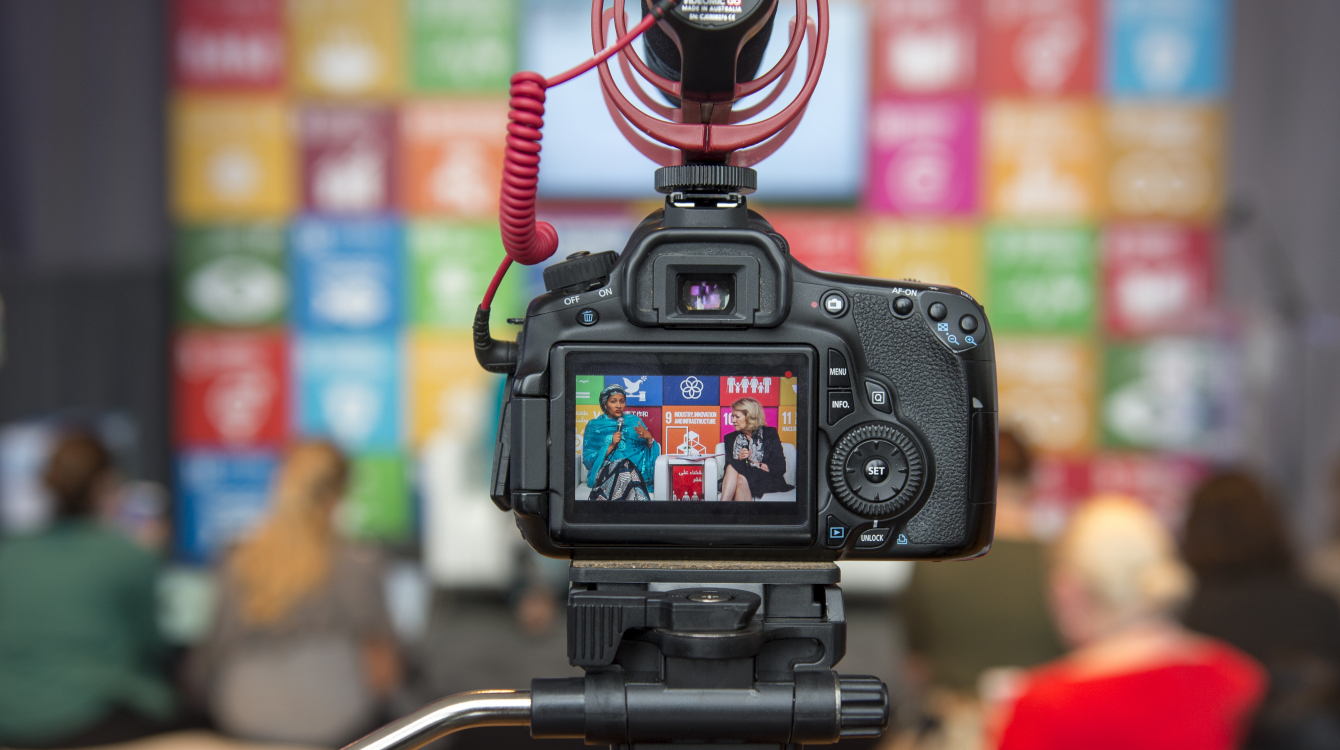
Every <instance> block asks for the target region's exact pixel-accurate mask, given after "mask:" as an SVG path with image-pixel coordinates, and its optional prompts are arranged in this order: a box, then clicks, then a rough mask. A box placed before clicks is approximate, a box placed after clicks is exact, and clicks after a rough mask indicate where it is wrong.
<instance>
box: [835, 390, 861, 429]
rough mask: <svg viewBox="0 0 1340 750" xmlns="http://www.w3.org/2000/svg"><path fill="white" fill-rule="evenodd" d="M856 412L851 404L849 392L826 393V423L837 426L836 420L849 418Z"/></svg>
mask: <svg viewBox="0 0 1340 750" xmlns="http://www.w3.org/2000/svg"><path fill="white" fill-rule="evenodd" d="M854 411H856V407H855V405H854V404H853V403H852V397H851V391H829V392H828V423H829V424H837V423H838V420H840V419H842V418H843V417H847V416H850V415H851V413H852V412H854Z"/></svg>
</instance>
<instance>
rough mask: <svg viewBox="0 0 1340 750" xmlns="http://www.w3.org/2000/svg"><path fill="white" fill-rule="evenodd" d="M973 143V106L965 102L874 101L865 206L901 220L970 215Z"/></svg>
mask: <svg viewBox="0 0 1340 750" xmlns="http://www.w3.org/2000/svg"><path fill="white" fill-rule="evenodd" d="M977 140H978V137H977V107H976V105H975V103H974V102H973V101H972V100H971V99H969V98H966V97H952V98H941V99H894V98H884V99H880V100H879V101H877V102H875V105H874V108H873V110H872V117H871V123H870V144H871V169H870V177H869V185H868V189H867V195H866V202H867V205H869V207H870V208H871V209H873V210H875V211H878V212H880V213H888V214H901V215H906V216H952V215H962V214H970V213H972V212H973V211H974V210H975V209H976V206H977Z"/></svg>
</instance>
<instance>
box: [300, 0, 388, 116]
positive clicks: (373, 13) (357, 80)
mask: <svg viewBox="0 0 1340 750" xmlns="http://www.w3.org/2000/svg"><path fill="white" fill-rule="evenodd" d="M402 24H403V10H402V8H401V7H400V3H399V2H398V1H397V0H290V1H289V39H290V42H291V44H292V46H293V57H292V63H291V68H290V75H291V77H292V81H293V87H294V89H296V90H297V91H298V92H299V93H302V94H308V95H313V96H390V95H393V94H395V93H396V92H397V91H399V90H400V81H401V77H402V75H403V64H402V59H403V58H404V50H403V39H402V38H401V26H402Z"/></svg>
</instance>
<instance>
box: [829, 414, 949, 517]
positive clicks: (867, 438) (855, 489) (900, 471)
mask: <svg viewBox="0 0 1340 750" xmlns="http://www.w3.org/2000/svg"><path fill="white" fill-rule="evenodd" d="M925 474H926V471H925V462H924V461H923V460H922V458H921V451H920V449H919V448H918V447H917V444H916V442H915V441H914V440H913V439H912V436H911V435H909V434H908V433H907V432H905V431H903V430H901V429H899V428H898V427H895V426H894V425H891V424H888V423H885V422H866V423H865V424H862V425H859V426H857V427H855V428H853V429H851V430H848V431H847V433H846V434H844V435H843V436H842V437H841V438H840V439H839V440H838V441H837V444H836V445H835V446H834V448H833V453H832V455H831V457H830V458H829V463H828V482H829V486H830V487H831V488H832V490H833V494H834V495H835V496H837V499H838V502H840V503H842V504H843V505H845V506H847V507H848V508H850V509H851V510H852V511H854V512H855V513H857V514H859V515H862V516H865V517H867V518H889V517H891V516H894V515H897V514H898V513H901V512H902V511H904V510H906V509H907V507H908V506H909V505H911V504H912V501H913V500H915V499H916V497H917V494H918V493H919V492H920V491H921V485H922V483H923V481H924V479H925Z"/></svg>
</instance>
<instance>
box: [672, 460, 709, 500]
mask: <svg viewBox="0 0 1340 750" xmlns="http://www.w3.org/2000/svg"><path fill="white" fill-rule="evenodd" d="M670 491H671V492H672V493H674V497H672V498H671V499H672V500H690V501H692V500H702V499H703V467H702V465H701V464H698V465H696V466H695V465H688V466H671V467H670Z"/></svg>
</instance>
